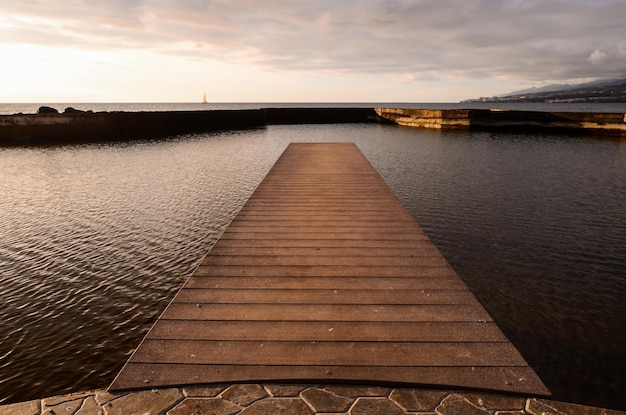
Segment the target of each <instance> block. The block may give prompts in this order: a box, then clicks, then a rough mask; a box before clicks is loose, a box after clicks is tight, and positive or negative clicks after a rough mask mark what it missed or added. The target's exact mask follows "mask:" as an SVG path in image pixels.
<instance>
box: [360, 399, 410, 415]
mask: <svg viewBox="0 0 626 415" xmlns="http://www.w3.org/2000/svg"><path fill="white" fill-rule="evenodd" d="M349 413H350V415H381V414H385V415H404V411H403V410H402V409H401V408H400V407H399V406H397V405H396V404H395V403H393V402H391V401H390V400H389V399H387V398H359V399H357V400H356V402H355V403H354V405H352V408H350V412H349Z"/></svg>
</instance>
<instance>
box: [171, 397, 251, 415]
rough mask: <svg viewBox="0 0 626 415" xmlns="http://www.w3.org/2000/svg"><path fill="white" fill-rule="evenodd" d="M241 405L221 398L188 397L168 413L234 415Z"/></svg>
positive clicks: (173, 414)
mask: <svg viewBox="0 0 626 415" xmlns="http://www.w3.org/2000/svg"><path fill="white" fill-rule="evenodd" d="M241 409H242V408H241V406H239V405H237V404H234V403H232V402H228V401H225V400H223V399H220V398H208V399H207V398H187V399H185V400H184V401H183V402H181V403H179V404H178V405H176V407H174V408H173V409H171V410H170V411H168V412H167V415H202V414H212V415H232V414H236V413H237V412H239V411H241Z"/></svg>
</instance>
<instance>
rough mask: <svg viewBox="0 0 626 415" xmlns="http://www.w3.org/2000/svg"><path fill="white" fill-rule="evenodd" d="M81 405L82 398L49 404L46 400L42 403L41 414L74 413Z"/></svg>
mask: <svg viewBox="0 0 626 415" xmlns="http://www.w3.org/2000/svg"><path fill="white" fill-rule="evenodd" d="M82 405H83V398H78V399H74V400H71V401H65V402H59V403H55V404H50V403H49V402H47V400H44V401H43V404H42V407H43V408H42V409H43V412H42V415H55V414H74V413H76V411H78V409H79V408H80V407H81V406H82Z"/></svg>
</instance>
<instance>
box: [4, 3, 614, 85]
mask: <svg viewBox="0 0 626 415" xmlns="http://www.w3.org/2000/svg"><path fill="white" fill-rule="evenodd" d="M625 16H626V1H623V0H593V1H590V0H560V1H559V0H439V1H435V0H358V1H357V0H314V1H313V0H308V1H296V0H239V1H237V0H215V1H209V0H133V1H129V0H114V1H102V2H95V1H92V0H76V1H71V2H70V1H67V2H66V1H61V2H60V1H58V0H39V1H33V0H27V1H8V2H3V4H2V5H0V43H11V44H16V43H19V44H38V45H50V46H70V47H77V48H85V49H92V50H93V49H149V50H154V51H158V52H159V53H161V54H166V55H172V56H187V57H188V58H191V59H197V60H201V59H203V58H211V59H219V60H221V61H228V62H235V63H246V64H252V65H256V66H259V67H262V68H264V69H266V70H292V71H332V72H342V73H365V74H376V73H378V74H385V75H390V76H395V77H397V78H396V79H405V80H407V81H411V80H420V79H436V78H437V77H439V76H448V77H450V76H452V77H460V78H467V79H480V78H487V77H503V78H507V79H519V80H520V81H548V80H549V81H567V80H572V79H585V78H610V77H625V76H626V17H625Z"/></svg>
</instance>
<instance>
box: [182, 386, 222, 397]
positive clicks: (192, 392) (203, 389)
mask: <svg viewBox="0 0 626 415" xmlns="http://www.w3.org/2000/svg"><path fill="white" fill-rule="evenodd" d="M226 388H228V385H211V386H187V387H184V388H183V394H184V395H185V396H187V397H203V398H215V397H216V396H217V395H219V394H220V393H222V392H223V391H224V390H225V389H226Z"/></svg>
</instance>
